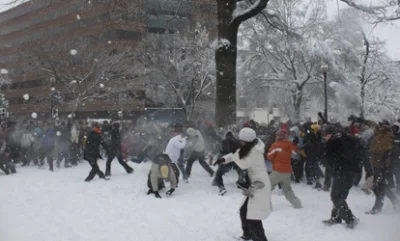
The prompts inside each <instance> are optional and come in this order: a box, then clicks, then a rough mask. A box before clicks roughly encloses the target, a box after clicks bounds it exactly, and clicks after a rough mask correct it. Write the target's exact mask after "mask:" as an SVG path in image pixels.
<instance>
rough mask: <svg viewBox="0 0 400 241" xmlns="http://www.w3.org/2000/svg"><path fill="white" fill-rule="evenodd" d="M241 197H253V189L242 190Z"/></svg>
mask: <svg viewBox="0 0 400 241" xmlns="http://www.w3.org/2000/svg"><path fill="white" fill-rule="evenodd" d="M242 191H243V195H244V196H246V197H249V198H252V197H253V196H254V189H253V188H242Z"/></svg>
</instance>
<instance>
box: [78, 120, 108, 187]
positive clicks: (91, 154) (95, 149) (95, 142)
mask: <svg viewBox="0 0 400 241" xmlns="http://www.w3.org/2000/svg"><path fill="white" fill-rule="evenodd" d="M100 133H101V131H100V128H99V127H98V126H97V125H95V126H94V128H93V130H92V131H91V132H90V133H89V135H88V137H87V141H86V145H85V150H84V154H83V159H85V160H86V161H88V162H89V164H90V166H92V170H91V171H90V173H89V176H88V177H87V178H86V179H85V182H90V181H91V180H92V179H93V178H94V176H96V174H97V175H98V176H99V177H100V178H102V179H105V180H108V179H107V178H106V177H105V175H104V173H103V172H102V171H101V170H100V168H99V165H98V164H97V159H102V157H101V155H100V145H102V146H103V148H104V149H105V151H106V154H107V155H108V147H107V144H106V143H105V142H104V140H103V138H102V137H101V135H100Z"/></svg>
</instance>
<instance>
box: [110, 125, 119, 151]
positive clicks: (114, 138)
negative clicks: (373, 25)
mask: <svg viewBox="0 0 400 241" xmlns="http://www.w3.org/2000/svg"><path fill="white" fill-rule="evenodd" d="M110 151H111V152H113V153H117V152H120V151H121V135H120V133H119V129H117V128H113V129H112V130H111V145H110Z"/></svg>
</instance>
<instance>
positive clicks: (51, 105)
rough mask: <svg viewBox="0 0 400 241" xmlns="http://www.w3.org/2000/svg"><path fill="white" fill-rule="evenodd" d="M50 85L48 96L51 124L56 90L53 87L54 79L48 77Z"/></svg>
mask: <svg viewBox="0 0 400 241" xmlns="http://www.w3.org/2000/svg"><path fill="white" fill-rule="evenodd" d="M50 84H51V94H50V117H51V121H52V122H53V119H54V116H53V114H54V93H55V92H56V89H55V87H54V85H55V84H56V78H54V77H50Z"/></svg>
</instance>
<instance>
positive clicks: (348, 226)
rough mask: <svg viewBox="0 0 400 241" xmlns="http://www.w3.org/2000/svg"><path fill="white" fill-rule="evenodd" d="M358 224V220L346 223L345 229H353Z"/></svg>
mask: <svg viewBox="0 0 400 241" xmlns="http://www.w3.org/2000/svg"><path fill="white" fill-rule="evenodd" d="M359 222H360V219H358V218H356V219H354V220H353V221H352V222H350V223H347V224H346V227H347V228H349V229H354V228H355V227H356V226H357V225H358V223H359Z"/></svg>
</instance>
